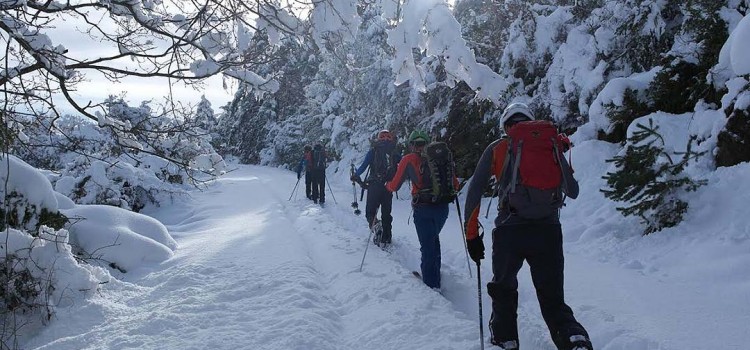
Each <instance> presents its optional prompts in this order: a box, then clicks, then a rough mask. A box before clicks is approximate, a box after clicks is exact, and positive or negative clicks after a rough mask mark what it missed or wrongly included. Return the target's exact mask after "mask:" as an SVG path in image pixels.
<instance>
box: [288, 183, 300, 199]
mask: <svg viewBox="0 0 750 350" xmlns="http://www.w3.org/2000/svg"><path fill="white" fill-rule="evenodd" d="M299 179H301V177H298V178H297V183H296V184H294V189H293V190H292V194H290V195H289V199H287V201H290V200H292V196H294V193H295V192H297V186H298V185H299Z"/></svg>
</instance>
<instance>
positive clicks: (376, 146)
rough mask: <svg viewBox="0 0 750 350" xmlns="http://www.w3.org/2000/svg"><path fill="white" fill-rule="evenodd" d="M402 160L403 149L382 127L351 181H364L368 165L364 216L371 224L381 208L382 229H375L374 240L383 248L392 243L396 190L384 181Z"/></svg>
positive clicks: (393, 172) (372, 224) (375, 221)
mask: <svg viewBox="0 0 750 350" xmlns="http://www.w3.org/2000/svg"><path fill="white" fill-rule="evenodd" d="M399 161H401V153H400V152H398V150H397V149H396V143H395V142H394V140H393V135H392V134H391V132H390V131H388V130H381V131H379V132H378V133H377V134H375V137H374V139H373V142H372V147H370V150H369V151H367V154H366V155H365V158H364V160H363V161H362V164H361V165H360V166H359V168H357V170H356V171H355V173H354V174H352V176H351V180H352V181H354V182H360V183H362V180H361V179H360V176H361V175H362V174H363V173H364V172H365V170H367V169H368V167H369V172H368V174H367V178H366V179H365V180H364V183H365V184H366V185H365V186H366V188H367V204H366V205H365V218H366V219H367V223H368V224H369V226H370V227H371V228H372V227H373V226H374V225H375V223H377V218H376V216H377V213H378V209H380V222H381V225H382V232H376V233H375V237H374V238H373V241H374V242H375V244H376V245H378V246H379V247H381V248H386V247H387V246H388V245H389V244H391V239H392V226H393V225H392V223H393V216H391V209H392V207H393V194H392V193H391V192H388V191H387V190H386V189H385V183H386V182H387V181H389V180H390V179H391V178H392V177H393V174H395V172H396V165H397V164H398V162H399Z"/></svg>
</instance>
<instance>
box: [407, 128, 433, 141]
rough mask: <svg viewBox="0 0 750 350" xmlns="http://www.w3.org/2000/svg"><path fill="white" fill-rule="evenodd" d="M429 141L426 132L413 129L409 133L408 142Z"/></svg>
mask: <svg viewBox="0 0 750 350" xmlns="http://www.w3.org/2000/svg"><path fill="white" fill-rule="evenodd" d="M428 142H430V137H429V136H427V133H426V132H424V131H422V130H414V131H412V132H411V134H409V143H413V144H417V143H425V144H426V143H428Z"/></svg>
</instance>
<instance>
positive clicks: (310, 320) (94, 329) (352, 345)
mask: <svg viewBox="0 0 750 350" xmlns="http://www.w3.org/2000/svg"><path fill="white" fill-rule="evenodd" d="M280 179H283V181H279V180H280ZM292 179H293V177H292V176H290V174H289V173H288V172H285V171H282V170H277V169H269V168H260V167H243V168H241V170H239V171H236V172H233V173H230V174H229V175H227V176H225V177H223V178H222V179H220V180H219V181H218V183H217V184H216V185H213V186H212V187H211V188H210V189H209V190H207V191H205V192H202V193H196V194H195V195H194V197H193V198H192V200H190V201H187V202H185V203H183V204H181V205H175V206H172V207H168V208H164V209H160V210H159V211H158V212H157V213H156V214H155V216H156V217H157V218H159V219H160V220H162V222H164V223H165V224H166V225H167V226H168V227H169V229H170V232H171V233H172V234H173V236H174V237H175V238H176V239H177V241H178V243H179V248H178V249H177V251H176V253H175V257H174V258H173V259H171V260H169V261H168V262H167V263H165V264H162V265H161V266H157V267H155V268H154V269H151V270H150V271H145V270H144V271H133V272H130V273H128V274H127V276H125V278H126V280H127V281H128V282H124V283H113V284H112V285H109V286H104V291H103V293H102V294H101V296H100V297H97V298H94V299H93V300H91V301H89V302H87V305H84V306H83V307H82V308H71V309H70V310H71V311H72V313H68V312H64V313H61V314H60V315H59V316H58V317H59V319H60V320H61V321H63V322H53V323H52V324H51V325H50V327H48V328H47V329H46V330H45V331H44V332H43V333H42V334H41V335H40V336H38V337H36V338H35V339H33V340H32V342H31V343H29V344H27V347H28V348H39V349H126V348H138V349H300V350H302V349H401V348H409V349H474V348H479V342H478V329H477V321H476V320H475V319H474V318H469V317H467V315H465V314H464V313H462V312H459V311H457V310H455V309H454V307H453V305H452V304H451V303H450V302H449V301H447V300H446V299H445V298H444V297H443V296H441V295H440V294H438V293H437V292H435V291H432V290H430V289H429V288H427V287H425V286H424V285H423V284H422V283H421V281H419V280H418V279H416V278H414V277H413V276H412V275H411V273H410V272H409V270H408V269H406V268H404V267H403V266H402V265H400V264H399V263H398V262H397V261H395V260H393V259H391V257H390V256H389V255H388V254H386V253H385V252H382V251H379V250H378V249H377V248H375V249H370V250H369V252H368V256H367V261H366V264H365V268H364V271H363V272H362V273H360V272H359V271H358V270H359V265H360V261H361V257H362V249H363V248H364V245H363V243H364V242H365V240H364V239H363V237H364V233H363V232H358V233H353V232H351V231H350V230H349V228H347V227H344V226H342V225H341V224H340V223H338V222H337V221H336V220H334V219H333V218H334V217H336V215H330V214H327V213H326V211H328V210H330V211H331V212H333V213H336V211H337V210H339V209H337V208H336V207H335V206H333V205H332V206H331V207H329V208H320V207H319V206H316V205H312V204H307V203H303V202H302V201H299V202H287V200H286V197H287V196H288V193H289V192H288V191H290V190H291V186H286V184H287V183H288V182H291V183H292V184H293V181H292ZM286 180H289V181H286ZM329 200H330V199H329ZM331 204H333V203H331ZM341 210H343V209H341ZM349 215H351V214H349ZM360 220H361V219H360ZM364 231H366V229H365V230H364ZM371 248H372V247H371Z"/></svg>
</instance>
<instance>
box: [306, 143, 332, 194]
mask: <svg viewBox="0 0 750 350" xmlns="http://www.w3.org/2000/svg"><path fill="white" fill-rule="evenodd" d="M310 161H311V163H312V165H311V166H310V172H311V177H312V192H311V193H310V197H311V199H312V200H313V202H315V203H316V204H318V203H320V204H321V205H323V204H324V203H325V202H326V165H327V164H328V159H327V157H326V150H325V149H323V145H321V144H320V143H316V144H315V146H313V150H312V153H311V155H310Z"/></svg>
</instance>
